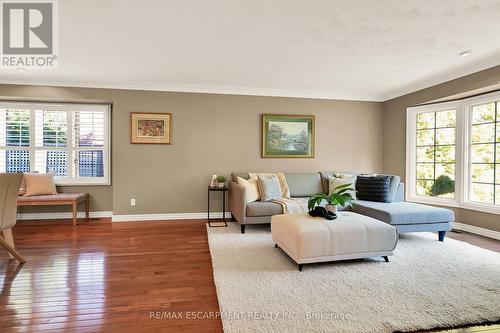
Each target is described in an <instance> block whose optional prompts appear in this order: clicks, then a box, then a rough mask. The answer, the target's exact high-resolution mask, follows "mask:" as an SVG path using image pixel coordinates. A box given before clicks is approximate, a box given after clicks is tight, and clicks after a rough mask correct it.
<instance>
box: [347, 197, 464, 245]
mask: <svg viewBox="0 0 500 333" xmlns="http://www.w3.org/2000/svg"><path fill="white" fill-rule="evenodd" d="M352 211H353V212H355V213H358V214H362V215H366V216H370V217H373V218H375V219H377V220H380V221H383V222H386V223H389V224H391V225H393V226H395V227H396V228H397V229H398V231H399V232H401V233H405V232H419V231H437V232H438V235H439V240H440V241H443V239H444V236H445V233H446V231H448V230H450V229H451V222H453V220H454V218H455V217H454V214H453V211H452V210H450V209H445V208H438V207H432V206H426V205H420V204H416V203H412V202H391V203H384V202H373V201H361V200H358V201H356V202H355V203H354V204H353V206H352Z"/></svg>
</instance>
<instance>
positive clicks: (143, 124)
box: [130, 112, 172, 145]
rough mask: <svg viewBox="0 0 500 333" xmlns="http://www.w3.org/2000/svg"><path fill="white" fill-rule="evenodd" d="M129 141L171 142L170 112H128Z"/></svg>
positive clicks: (167, 143) (147, 142) (148, 142)
mask: <svg viewBox="0 0 500 333" xmlns="http://www.w3.org/2000/svg"><path fill="white" fill-rule="evenodd" d="M130 143H146V144H166V145H169V144H171V143H172V114H171V113H144V112H131V113H130Z"/></svg>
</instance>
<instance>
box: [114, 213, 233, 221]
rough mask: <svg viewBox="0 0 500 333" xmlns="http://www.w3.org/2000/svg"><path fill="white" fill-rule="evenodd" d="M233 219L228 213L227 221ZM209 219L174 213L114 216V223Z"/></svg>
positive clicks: (198, 214) (201, 214)
mask: <svg viewBox="0 0 500 333" xmlns="http://www.w3.org/2000/svg"><path fill="white" fill-rule="evenodd" d="M210 218H218V219H220V218H222V212H213V213H210ZM230 218H231V213H229V212H226V219H230ZM202 219H207V213H206V212H205V213H172V214H132V215H113V217H112V218H111V221H112V222H128V221H134V222H141V221H163V220H165V221H170V220H202Z"/></svg>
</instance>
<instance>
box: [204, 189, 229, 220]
mask: <svg viewBox="0 0 500 333" xmlns="http://www.w3.org/2000/svg"><path fill="white" fill-rule="evenodd" d="M228 190H229V189H228V187H227V186H224V187H215V186H210V185H208V192H207V194H208V196H207V197H208V200H207V201H208V209H207V220H208V226H209V227H227V223H226V192H227V191H228ZM212 192H222V219H219V218H210V193H212ZM216 221H217V222H224V225H212V223H211V222H216Z"/></svg>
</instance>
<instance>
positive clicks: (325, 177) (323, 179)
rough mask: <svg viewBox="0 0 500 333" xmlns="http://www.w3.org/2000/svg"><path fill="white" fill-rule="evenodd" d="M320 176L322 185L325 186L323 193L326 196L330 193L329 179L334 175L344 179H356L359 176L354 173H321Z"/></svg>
mask: <svg viewBox="0 0 500 333" xmlns="http://www.w3.org/2000/svg"><path fill="white" fill-rule="evenodd" d="M319 174H320V176H321V184H322V186H323V192H324V193H325V194H328V192H329V190H330V189H329V185H330V180H329V178H331V177H333V176H334V175H337V176H342V177H356V176H357V174H356V173H353V172H336V171H320V173H319Z"/></svg>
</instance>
